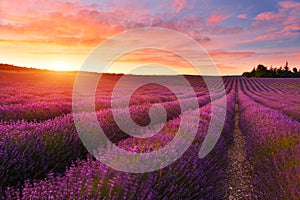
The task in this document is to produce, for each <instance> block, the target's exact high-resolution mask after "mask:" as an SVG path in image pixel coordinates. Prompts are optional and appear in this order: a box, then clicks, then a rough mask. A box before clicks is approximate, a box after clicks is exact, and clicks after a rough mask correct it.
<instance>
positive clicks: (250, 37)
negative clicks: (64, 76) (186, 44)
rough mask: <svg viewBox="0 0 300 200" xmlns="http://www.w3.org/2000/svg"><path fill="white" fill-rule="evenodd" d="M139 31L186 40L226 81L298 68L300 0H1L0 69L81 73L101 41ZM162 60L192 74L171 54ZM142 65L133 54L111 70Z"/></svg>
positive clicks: (153, 57)
mask: <svg viewBox="0 0 300 200" xmlns="http://www.w3.org/2000/svg"><path fill="white" fill-rule="evenodd" d="M141 27H163V28H169V29H173V30H176V31H179V32H182V33H184V34H186V35H188V36H189V37H191V38H193V39H194V40H196V41H197V42H198V43H199V44H201V45H202V46H203V47H205V49H206V50H207V52H208V54H209V55H210V56H211V58H212V59H213V61H214V62H215V63H216V65H217V67H218V69H219V71H220V72H221V74H223V75H231V74H232V75H240V74H242V72H244V71H249V70H251V68H252V67H254V66H256V65H257V64H264V65H266V66H271V65H273V66H283V65H284V64H285V62H286V61H288V62H289V63H290V66H291V67H297V68H298V69H299V68H300V51H299V49H300V48H299V46H300V1H276V0H272V1H271V0H251V1H250V0H228V1H223V0H205V1H204V0H161V1H153V0H144V1H142V0H133V1H125V0H118V1H117V0H112V1H111V0H101V1H100V0H72V1H71V0H70V1H63V0H45V1H43V0H11V1H8V0H0V50H1V54H0V63H8V64H14V65H19V66H27V67H36V68H47V69H54V70H78V69H79V68H80V66H81V65H82V63H83V62H84V61H85V59H86V58H87V56H88V55H89V53H90V52H91V51H92V50H93V49H94V48H96V47H97V45H99V44H100V43H101V42H102V41H103V40H105V39H107V38H109V37H111V36H112V35H114V34H116V33H120V32H122V31H125V30H129V29H133V28H141ZM155 37H158V36H153V38H152V39H155ZM148 38H149V37H148ZM150 38H151V37H150ZM141 42H142V41H141ZM145 53H147V51H145ZM148 53H149V54H147V55H142V57H143V56H144V57H145V56H146V57H147V59H148V60H149V61H151V60H152V61H153V62H154V61H155V62H160V59H158V57H157V56H154V55H155V54H153V53H151V52H148ZM152 55H153V56H152ZM159 58H161V59H164V60H163V61H162V63H165V62H167V63H168V64H169V65H171V66H173V67H178V68H180V70H181V73H190V71H189V70H186V71H185V69H184V68H183V67H182V66H178V61H177V60H176V59H172V58H173V57H172V56H160V57H159ZM168 59H169V60H168ZM124 60H126V62H125V61H124ZM143 60H144V59H141V57H138V54H137V53H135V54H134V55H132V56H131V57H130V58H126V59H123V61H122V63H121V64H120V65H118V66H117V67H116V69H115V71H112V72H116V73H118V72H122V70H124V69H122V68H126V67H127V66H130V63H139V62H143Z"/></svg>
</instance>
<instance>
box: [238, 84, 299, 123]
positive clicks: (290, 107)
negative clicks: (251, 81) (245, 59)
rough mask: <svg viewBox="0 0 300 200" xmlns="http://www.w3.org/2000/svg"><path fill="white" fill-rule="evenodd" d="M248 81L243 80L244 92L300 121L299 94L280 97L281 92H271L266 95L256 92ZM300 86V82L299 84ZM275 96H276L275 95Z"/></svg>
mask: <svg viewBox="0 0 300 200" xmlns="http://www.w3.org/2000/svg"><path fill="white" fill-rule="evenodd" d="M247 83H248V81H246V80H243V82H242V84H243V85H244V87H245V90H244V92H245V93H246V94H247V95H248V96H249V97H250V98H252V99H254V100H255V101H257V102H258V103H262V104H264V105H266V106H268V107H270V108H273V109H276V110H279V111H281V112H283V113H285V114H287V115H288V116H290V117H292V118H294V119H295V120H297V121H300V112H299V111H300V107H299V100H298V99H299V97H300V96H299V94H293V95H291V94H289V98H288V99H287V98H286V97H287V96H285V98H280V96H281V94H277V93H270V94H269V95H266V93H263V92H255V91H252V90H253V89H252V88H251V87H249V85H248V84H247ZM299 86H300V84H299ZM274 96H275V97H274Z"/></svg>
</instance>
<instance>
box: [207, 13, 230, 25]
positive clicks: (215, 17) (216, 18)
mask: <svg viewBox="0 0 300 200" xmlns="http://www.w3.org/2000/svg"><path fill="white" fill-rule="evenodd" d="M229 17H230V15H226V14H212V15H211V16H210V17H209V18H208V20H207V23H208V24H212V25H215V24H218V23H219V22H221V21H224V20H226V19H228V18H229Z"/></svg>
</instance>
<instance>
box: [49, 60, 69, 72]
mask: <svg viewBox="0 0 300 200" xmlns="http://www.w3.org/2000/svg"><path fill="white" fill-rule="evenodd" d="M49 69H50V70H55V71H69V70H70V66H69V65H68V63H66V62H63V61H59V62H55V63H53V65H52V66H51V67H49Z"/></svg>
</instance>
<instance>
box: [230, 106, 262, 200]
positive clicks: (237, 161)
mask: <svg viewBox="0 0 300 200" xmlns="http://www.w3.org/2000/svg"><path fill="white" fill-rule="evenodd" d="M239 117H240V111H239V106H238V103H237V102H236V104H235V117H234V120H235V128H234V131H233V138H234V141H233V144H232V146H231V147H230V148H229V151H228V157H229V165H228V169H227V175H228V186H227V187H228V189H227V192H226V199H257V198H258V197H257V196H256V195H255V192H254V187H253V184H252V177H251V175H250V174H251V170H252V166H251V164H250V163H249V162H248V161H247V159H246V146H245V136H244V135H243V133H242V131H241V129H240V127H239Z"/></svg>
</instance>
